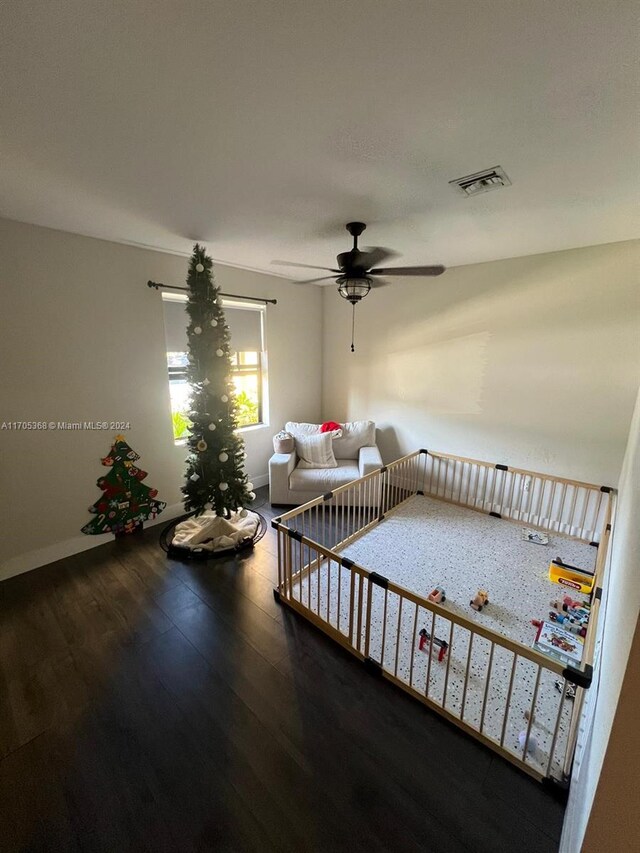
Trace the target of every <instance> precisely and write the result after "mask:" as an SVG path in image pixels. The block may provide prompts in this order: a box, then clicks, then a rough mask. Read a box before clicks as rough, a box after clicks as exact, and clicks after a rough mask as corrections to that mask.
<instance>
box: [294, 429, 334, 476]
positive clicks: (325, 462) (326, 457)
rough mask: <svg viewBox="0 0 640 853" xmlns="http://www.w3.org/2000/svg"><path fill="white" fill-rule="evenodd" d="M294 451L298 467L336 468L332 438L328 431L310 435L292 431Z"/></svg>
mask: <svg viewBox="0 0 640 853" xmlns="http://www.w3.org/2000/svg"><path fill="white" fill-rule="evenodd" d="M294 437H295V440H296V453H297V454H298V456H299V458H300V461H299V462H298V468H337V467H338V463H337V462H336V457H335V455H334V453H333V438H332V437H331V433H330V432H318V433H315V434H311V435H304V434H303V433H298V434H297V435H296V434H295V433H294Z"/></svg>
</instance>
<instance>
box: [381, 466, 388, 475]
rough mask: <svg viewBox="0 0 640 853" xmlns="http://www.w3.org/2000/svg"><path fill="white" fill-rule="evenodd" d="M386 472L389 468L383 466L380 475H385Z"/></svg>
mask: <svg viewBox="0 0 640 853" xmlns="http://www.w3.org/2000/svg"><path fill="white" fill-rule="evenodd" d="M386 470H387V466H386V465H383V466H382V468H381V469H380V473H381V474H384V473H385V471H386Z"/></svg>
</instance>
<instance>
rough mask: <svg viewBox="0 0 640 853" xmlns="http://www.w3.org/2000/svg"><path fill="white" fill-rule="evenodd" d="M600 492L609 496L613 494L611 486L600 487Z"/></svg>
mask: <svg viewBox="0 0 640 853" xmlns="http://www.w3.org/2000/svg"><path fill="white" fill-rule="evenodd" d="M600 491H601V492H604V493H605V495H608V494H610V493H611V486H600Z"/></svg>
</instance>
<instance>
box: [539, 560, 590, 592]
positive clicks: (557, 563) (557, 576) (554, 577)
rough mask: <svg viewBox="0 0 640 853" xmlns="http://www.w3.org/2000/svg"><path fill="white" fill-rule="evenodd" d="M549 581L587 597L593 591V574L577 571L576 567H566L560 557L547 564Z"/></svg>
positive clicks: (586, 571)
mask: <svg viewBox="0 0 640 853" xmlns="http://www.w3.org/2000/svg"><path fill="white" fill-rule="evenodd" d="M549 580H551V581H553V582H554V583H558V584H560V585H561V586H566V587H569V589H575V590H576V592H583V593H585V595H589V593H590V592H591V590H592V589H593V572H590V571H588V570H587V569H579V568H578V567H577V566H568V565H567V564H566V563H563V562H562V560H561V559H560V557H556V559H555V560H552V561H551V563H550V564H549Z"/></svg>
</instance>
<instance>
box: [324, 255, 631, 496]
mask: <svg viewBox="0 0 640 853" xmlns="http://www.w3.org/2000/svg"><path fill="white" fill-rule="evenodd" d="M427 260H428V259H427ZM433 260H437V258H434V259H433ZM638 269H640V241H631V242H625V243H617V244H610V245H606V246H596V247H590V248H586V249H575V250H571V251H565V252H555V253H553V254H546V255H536V256H532V257H526V258H515V259H511V260H505V261H496V262H492V263H486V264H475V265H471V266H464V267H457V268H453V269H450V270H448V271H447V272H446V273H445V274H444V275H442V276H440V277H439V278H434V279H410V278H407V279H400V278H397V279H395V280H394V281H393V283H392V284H390V285H389V286H388V287H385V288H381V289H379V290H374V291H372V292H371V293H370V294H369V295H368V296H367V297H366V299H365V300H364V301H363V302H362V304H361V305H359V306H358V307H357V308H356V352H355V353H354V354H351V353H350V351H349V344H350V335H351V328H350V326H351V307H350V306H349V304H348V303H347V302H346V301H345V300H343V299H341V298H340V297H339V296H338V295H337V294H336V292H335V288H333V287H327V288H325V289H324V290H325V292H324V352H323V366H324V373H323V410H322V414H323V417H324V418H325V419H329V418H331V419H334V420H338V421H340V420H346V419H358V418H372V419H373V420H375V421H376V422H377V425H378V427H379V429H380V433H379V439H380V444H381V448H382V451H383V455H384V457H385V461H390V460H391V459H393V458H395V457H397V456H399V455H401V454H402V453H405V452H408V451H411V450H415V449H417V448H419V447H432V448H434V449H437V450H442V451H448V452H453V453H457V454H460V455H466V456H471V457H475V458H479V459H485V460H488V461H495V462H503V463H508V464H511V465H514V466H520V467H523V468H530V469H533V470H539V471H547V472H551V473H554V474H557V475H566V476H573V477H576V478H579V479H584V480H588V481H592V482H595V483H601V484H607V485H615V484H616V483H617V480H618V476H619V473H620V466H621V464H622V457H623V454H624V448H625V444H626V438H627V434H628V431H629V423H630V420H631V413H632V410H633V404H634V400H635V395H636V391H637V388H638V379H639V376H640V346H639V334H638V330H639V328H640V287H639V284H640V280H639V276H638Z"/></svg>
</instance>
